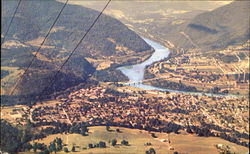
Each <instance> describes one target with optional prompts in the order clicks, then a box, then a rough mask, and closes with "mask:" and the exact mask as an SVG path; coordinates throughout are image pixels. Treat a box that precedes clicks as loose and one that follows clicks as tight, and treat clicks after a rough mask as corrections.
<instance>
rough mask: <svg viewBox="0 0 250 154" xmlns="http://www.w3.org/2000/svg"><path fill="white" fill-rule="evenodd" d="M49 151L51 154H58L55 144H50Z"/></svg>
mask: <svg viewBox="0 0 250 154" xmlns="http://www.w3.org/2000/svg"><path fill="white" fill-rule="evenodd" d="M49 151H50V152H53V151H54V152H56V144H55V142H50V144H49Z"/></svg>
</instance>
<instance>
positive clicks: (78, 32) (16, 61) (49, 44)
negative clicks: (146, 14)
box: [1, 0, 152, 96]
mask: <svg viewBox="0 0 250 154" xmlns="http://www.w3.org/2000/svg"><path fill="white" fill-rule="evenodd" d="M16 5H17V1H8V0H4V1H2V6H3V7H2V35H1V38H3V35H4V34H5V32H6V30H7V25H8V23H9V22H10V20H11V17H12V15H13V12H14V9H15V7H16ZM62 6H63V3H61V2H57V1H54V0H50V1H22V2H21V5H20V8H19V9H18V13H17V14H16V17H15V18H14V20H13V23H12V25H11V27H10V31H9V33H8V36H7V37H6V39H5V43H4V44H3V48H2V52H1V53H2V56H1V70H2V71H1V82H2V84H1V94H2V95H3V94H5V95H6V94H8V93H9V92H10V90H11V88H12V87H13V85H14V83H15V82H16V81H17V79H18V78H19V77H20V74H21V73H22V72H23V71H24V69H25V68H26V67H27V66H28V64H29V62H30V61H31V58H32V56H33V55H32V54H34V53H35V51H36V50H37V48H38V47H39V44H40V43H41V42H42V40H43V38H44V36H45V35H46V33H47V32H48V30H49V28H50V26H51V25H52V23H53V21H54V20H55V17H56V16H57V15H58V13H59V10H60V9H61V8H62ZM98 14H99V12H98V11H95V10H92V9H88V8H84V7H81V6H75V5H67V6H66V8H65V10H64V11H63V13H62V14H61V16H60V18H59V20H58V22H57V23H56V25H55V27H54V28H53V29H52V32H51V34H50V35H49V37H48V40H47V41H46V42H45V44H44V46H43V48H42V49H41V50H40V52H39V54H38V55H37V57H36V58H35V61H34V63H33V65H32V66H31V69H30V70H29V72H28V75H26V76H25V78H24V79H23V80H22V81H21V82H20V85H19V86H18V88H17V90H16V91H15V93H14V94H15V95H26V96H27V95H31V94H33V95H34V94H35V95H39V94H40V92H41V91H42V90H43V89H44V88H45V87H47V86H48V85H49V84H48V83H49V79H50V78H52V77H53V76H54V75H55V72H56V71H57V70H58V68H59V67H60V66H61V65H62V63H63V62H64V60H65V59H66V58H67V57H68V55H69V54H70V51H72V50H73V48H74V47H75V46H76V44H77V43H78V41H79V40H80V39H81V37H82V36H83V35H84V34H85V32H86V30H87V29H88V28H89V27H90V25H91V24H92V23H93V21H94V20H95V18H96V17H97V16H98ZM151 52H152V48H151V47H150V46H149V45H148V44H147V43H146V42H145V41H144V40H143V39H141V37H140V36H138V35H137V34H136V33H134V32H133V31H131V30H129V29H128V28H127V27H126V26H124V25H123V24H122V23H121V22H120V21H118V20H116V19H114V18H112V17H109V16H107V15H104V14H103V15H102V16H101V17H100V19H99V20H98V21H97V23H96V25H95V26H94V27H93V29H92V30H91V31H90V33H89V34H88V35H87V36H86V38H85V39H84V41H83V42H82V44H81V45H80V46H79V48H78V49H77V51H76V53H75V54H74V56H73V57H72V58H71V59H70V60H69V62H68V63H67V64H66V65H65V67H64V68H63V70H62V71H61V72H60V74H59V76H58V78H57V80H56V83H55V85H53V86H51V87H49V88H48V89H47V93H48V94H49V93H52V92H54V91H58V90H63V89H66V88H68V87H71V86H74V85H76V84H79V83H81V82H84V81H86V80H87V79H88V78H89V76H90V75H91V74H93V73H94V72H95V67H94V66H93V65H92V64H90V63H89V62H88V61H87V60H86V59H85V58H87V57H88V58H92V59H94V60H96V61H98V60H103V61H105V60H109V61H111V62H112V63H113V64H126V63H128V61H129V60H130V59H131V58H130V56H131V57H133V56H134V55H137V54H138V53H140V54H145V55H146V54H149V53H151ZM133 58H134V57H133Z"/></svg>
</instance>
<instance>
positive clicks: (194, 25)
mask: <svg viewBox="0 0 250 154" xmlns="http://www.w3.org/2000/svg"><path fill="white" fill-rule="evenodd" d="M249 6H250V2H249V1H235V2H232V3H230V4H228V5H225V6H222V7H220V8H217V9H215V10H213V11H209V12H205V13H201V14H199V15H197V16H196V17H194V18H193V19H192V20H190V21H186V22H185V23H183V24H181V25H179V26H176V27H171V28H169V29H168V30H165V33H166V36H167V37H168V38H169V39H170V40H171V41H172V42H173V43H174V44H175V45H177V46H178V47H183V48H195V47H198V48H201V49H205V50H207V49H209V50H211V49H222V48H225V47H227V46H229V45H233V44H237V43H243V42H245V41H246V40H248V39H249V36H250V33H249V23H250V19H249V12H250V7H249Z"/></svg>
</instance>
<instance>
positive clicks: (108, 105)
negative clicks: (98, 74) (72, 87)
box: [2, 86, 249, 146]
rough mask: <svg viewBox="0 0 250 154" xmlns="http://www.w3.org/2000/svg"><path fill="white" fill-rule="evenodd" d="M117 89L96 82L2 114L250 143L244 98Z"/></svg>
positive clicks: (34, 121) (40, 123)
mask: <svg viewBox="0 0 250 154" xmlns="http://www.w3.org/2000/svg"><path fill="white" fill-rule="evenodd" d="M127 89H128V88H127ZM114 91H115V89H113V90H110V89H109V88H106V87H104V86H92V87H88V88H82V89H80V90H76V91H73V92H71V93H70V94H69V95H68V96H67V97H66V98H65V97H64V98H62V97H58V99H57V100H53V101H47V102H42V103H37V104H35V105H33V106H30V107H27V106H25V107H24V106H21V107H17V108H13V109H12V111H10V112H5V107H3V108H2V111H3V112H2V118H3V119H4V118H5V117H6V119H7V120H11V118H9V115H11V116H12V117H13V118H12V120H13V121H11V122H12V123H16V124H25V123H26V122H27V120H29V122H31V123H32V124H33V125H34V126H43V125H44V126H46V125H49V124H53V123H66V124H71V125H72V124H73V123H80V122H84V123H85V124H86V126H119V127H127V128H136V129H143V130H147V131H156V132H167V133H170V132H175V133H177V134H178V133H179V131H180V130H185V131H187V132H188V133H195V134H197V135H199V136H218V137H221V138H223V139H226V140H229V141H231V142H234V143H237V144H240V145H243V146H248V145H249V141H248V138H249V126H248V125H247V123H249V113H248V112H249V110H248V109H249V104H248V98H246V97H225V96H216V97H212V96H205V95H189V94H181V93H166V92H155V91H147V92H146V91H133V90H129V91H131V92H130V93H129V92H125V93H121V94H119V95H116V94H115V92H114ZM116 92H117V91H116ZM6 110H7V107H6ZM5 114H8V116H7V115H5ZM18 114H19V116H17V115H18Z"/></svg>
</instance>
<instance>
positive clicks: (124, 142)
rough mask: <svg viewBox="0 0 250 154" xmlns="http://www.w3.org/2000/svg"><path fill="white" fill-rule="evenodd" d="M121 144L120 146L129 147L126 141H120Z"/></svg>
mask: <svg viewBox="0 0 250 154" xmlns="http://www.w3.org/2000/svg"><path fill="white" fill-rule="evenodd" d="M121 144H122V145H126V146H128V145H129V144H128V141H126V140H122V141H121Z"/></svg>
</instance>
